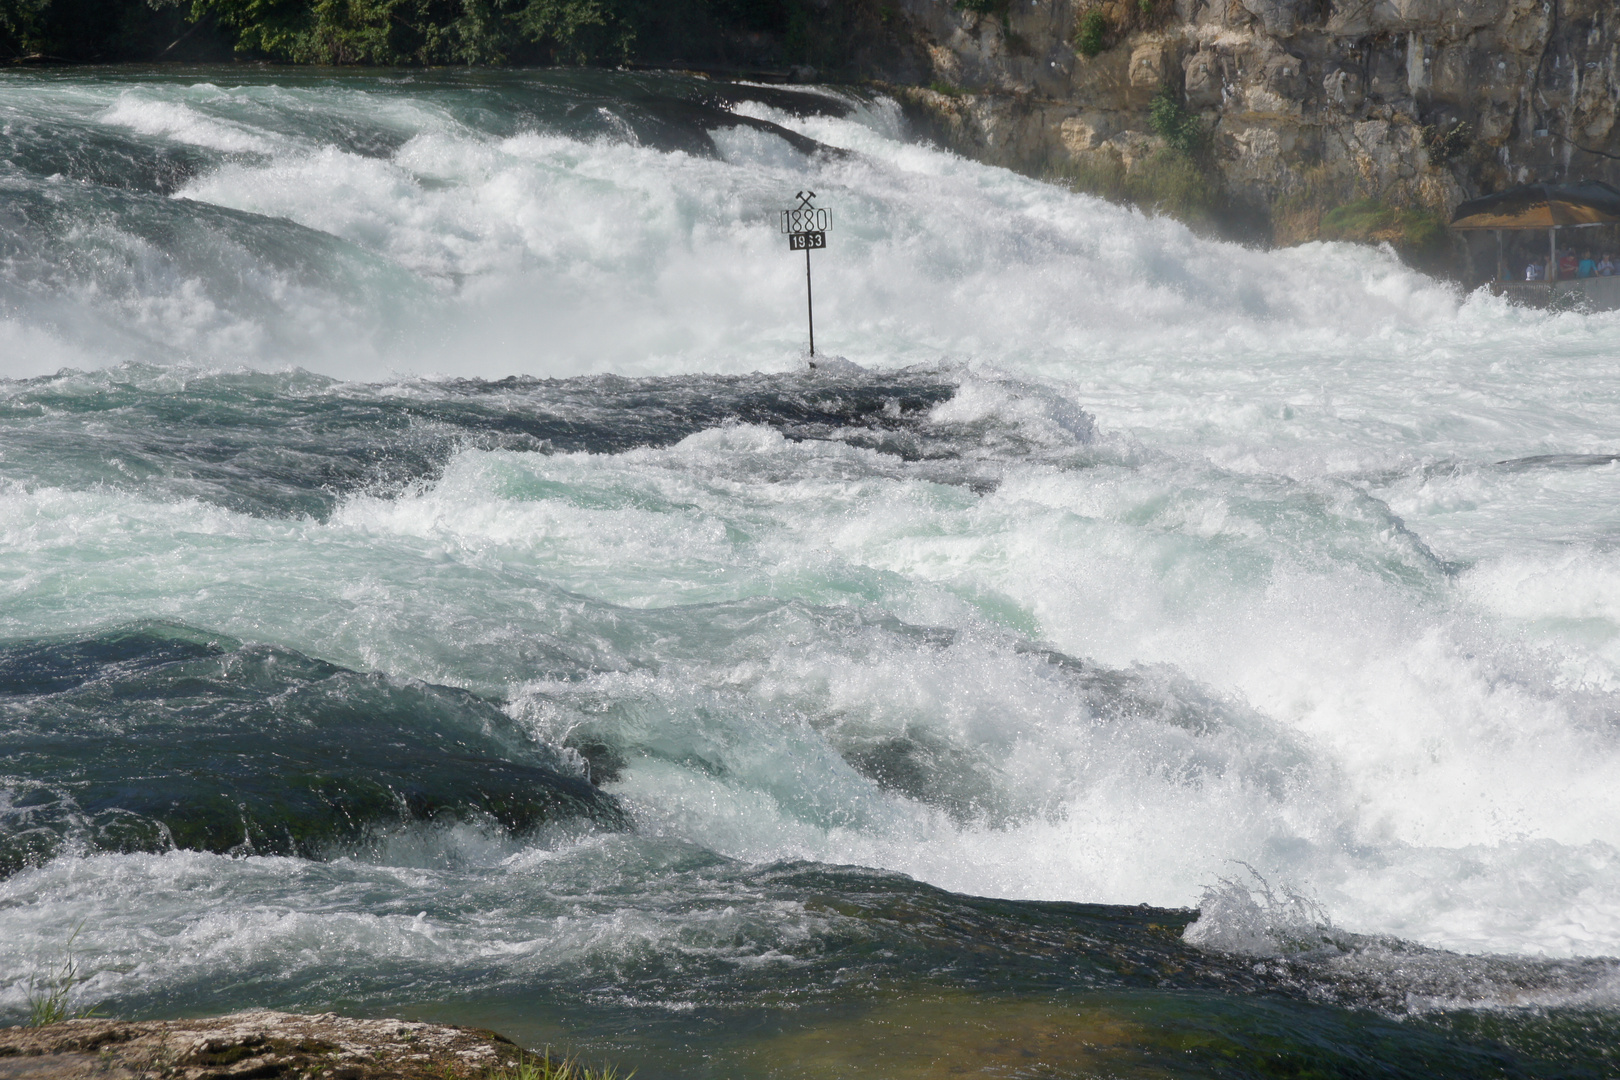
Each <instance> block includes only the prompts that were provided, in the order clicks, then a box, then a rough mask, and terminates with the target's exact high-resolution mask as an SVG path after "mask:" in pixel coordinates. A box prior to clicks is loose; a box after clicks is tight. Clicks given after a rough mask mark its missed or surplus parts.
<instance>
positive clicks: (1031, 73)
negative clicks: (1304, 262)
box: [890, 0, 1620, 240]
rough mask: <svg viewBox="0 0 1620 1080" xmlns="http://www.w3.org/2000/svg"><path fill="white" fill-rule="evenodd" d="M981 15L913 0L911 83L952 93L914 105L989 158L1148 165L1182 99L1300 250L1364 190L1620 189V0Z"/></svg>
mask: <svg viewBox="0 0 1620 1080" xmlns="http://www.w3.org/2000/svg"><path fill="white" fill-rule="evenodd" d="M970 6H983V7H988V8H989V9H990V10H988V11H986V12H983V13H978V12H973V11H968V10H963V9H961V8H958V7H957V6H956V5H955V4H954V3H953V2H952V0H898V2H897V3H896V4H895V5H894V6H893V7H892V8H891V9H890V10H891V11H892V18H891V20H890V22H891V27H892V28H893V31H894V32H895V33H897V34H899V35H901V36H903V37H906V38H908V39H909V42H910V43H911V44H912V45H913V46H914V49H913V50H907V52H908V53H910V54H911V55H912V56H915V57H920V58H921V66H924V67H926V68H927V69H928V70H927V71H926V72H924V73H923V77H922V78H920V79H919V78H916V75H917V72H915V71H904V72H898V71H897V72H896V73H895V74H896V76H897V77H898V78H899V79H902V80H904V81H911V82H917V83H927V84H930V85H931V86H932V87H933V88H934V89H931V90H923V89H918V90H912V91H905V92H903V93H904V96H905V97H906V98H907V100H908V102H909V103H910V104H911V105H912V106H913V107H914V108H915V109H916V110H917V111H918V112H919V113H920V115H922V117H923V118H924V119H925V121H926V122H928V123H930V124H932V125H933V127H934V130H935V133H936V134H937V135H938V136H939V137H941V138H942V140H943V141H945V142H946V143H948V144H950V145H951V146H953V147H954V148H955V149H958V150H959V151H961V152H963V153H965V154H968V155H970V156H973V157H976V158H979V159H981V160H986V161H990V162H993V163H997V164H1004V165H1008V166H1011V167H1014V168H1018V169H1022V170H1024V171H1028V172H1035V173H1043V172H1059V173H1062V172H1066V171H1067V172H1074V171H1076V170H1079V171H1080V172H1081V173H1090V174H1095V173H1096V170H1098V169H1113V170H1115V171H1116V172H1118V171H1119V170H1121V169H1123V170H1124V171H1126V172H1127V173H1128V172H1130V171H1131V170H1136V169H1139V168H1141V163H1142V162H1143V161H1145V160H1147V159H1148V158H1149V157H1150V156H1151V155H1152V154H1153V153H1154V151H1155V150H1156V149H1158V148H1161V147H1163V146H1164V142H1165V140H1164V139H1163V138H1161V137H1160V136H1159V135H1157V134H1155V132H1154V128H1153V125H1152V123H1151V121H1150V106H1151V104H1152V101H1153V98H1154V96H1155V94H1157V93H1159V92H1160V91H1161V88H1164V87H1169V88H1170V91H1171V92H1172V93H1173V94H1174V95H1176V96H1177V97H1178V98H1179V100H1180V102H1181V103H1182V105H1183V107H1184V109H1185V110H1187V111H1188V112H1190V113H1193V114H1196V115H1197V116H1199V117H1200V118H1201V119H1202V121H1203V130H1204V131H1205V132H1207V133H1208V136H1209V144H1208V147H1209V148H1208V153H1207V156H1206V159H1205V165H1204V167H1205V168H1206V169H1208V170H1212V171H1213V172H1214V174H1215V179H1216V180H1217V182H1218V183H1219V184H1220V185H1221V186H1222V187H1223V189H1224V196H1225V198H1226V199H1227V200H1228V202H1229V204H1230V205H1232V206H1235V207H1240V208H1242V209H1244V210H1245V211H1247V212H1248V213H1249V214H1250V215H1251V217H1252V219H1253V220H1255V221H1257V222H1258V223H1259V224H1260V227H1261V228H1262V229H1266V230H1269V231H1275V232H1276V233H1277V234H1278V235H1277V239H1279V240H1289V239H1301V238H1306V237H1307V236H1308V235H1309V233H1310V232H1311V227H1312V226H1311V218H1310V215H1311V213H1312V209H1311V208H1312V207H1313V206H1316V207H1317V208H1318V210H1319V209H1320V207H1321V206H1323V205H1328V204H1331V203H1333V202H1335V201H1338V202H1342V201H1343V200H1346V199H1353V198H1358V197H1359V198H1371V199H1376V200H1380V201H1382V202H1385V203H1387V204H1390V205H1393V206H1408V207H1425V208H1428V209H1429V210H1431V211H1433V212H1435V213H1436V214H1449V212H1450V210H1451V209H1452V208H1453V207H1455V205H1456V204H1457V203H1458V202H1460V201H1461V200H1463V199H1465V198H1470V197H1473V196H1475V195H1478V194H1481V193H1483V192H1487V191H1491V190H1496V189H1498V188H1500V187H1503V186H1507V185H1511V184H1515V183H1522V182H1527V181H1539V180H1553V181H1562V180H1565V179H1571V180H1574V179H1587V178H1591V179H1601V180H1605V181H1607V182H1609V183H1613V184H1617V186H1620V127H1617V125H1616V118H1617V110H1620V4H1617V3H1616V0H1010V2H1007V3H1005V4H996V3H979V4H974V5H970ZM1088 35H1089V40H1087V38H1088ZM1082 48H1084V50H1085V51H1091V52H1095V55H1090V56H1087V55H1084V54H1083V52H1082ZM911 66H912V67H916V66H919V65H918V64H917V63H916V62H914V63H913V64H912V65H911ZM906 76H911V78H906ZM1302 214H1303V217H1302V216H1301V215H1302Z"/></svg>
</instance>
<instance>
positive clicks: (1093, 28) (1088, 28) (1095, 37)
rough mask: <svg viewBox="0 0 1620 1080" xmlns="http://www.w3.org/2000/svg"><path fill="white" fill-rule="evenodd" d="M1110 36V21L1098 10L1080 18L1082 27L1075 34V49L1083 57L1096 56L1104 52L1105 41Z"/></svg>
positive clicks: (1092, 10)
mask: <svg viewBox="0 0 1620 1080" xmlns="http://www.w3.org/2000/svg"><path fill="white" fill-rule="evenodd" d="M1107 35H1108V19H1107V18H1106V17H1104V15H1103V13H1102V12H1101V11H1100V10H1098V9H1097V8H1092V9H1091V10H1090V11H1088V12H1086V13H1085V14H1084V15H1082V16H1080V27H1079V29H1078V30H1076V31H1075V34H1074V47H1075V49H1077V50H1078V51H1079V53H1080V55H1081V56H1096V55H1097V54H1098V53H1100V52H1102V51H1103V40H1104V38H1106V37H1107Z"/></svg>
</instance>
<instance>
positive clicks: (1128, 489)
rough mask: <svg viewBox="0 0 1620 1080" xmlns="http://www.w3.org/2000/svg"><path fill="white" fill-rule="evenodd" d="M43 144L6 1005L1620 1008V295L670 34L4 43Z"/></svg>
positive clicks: (1148, 1013) (8, 321) (841, 1044)
mask: <svg viewBox="0 0 1620 1080" xmlns="http://www.w3.org/2000/svg"><path fill="white" fill-rule="evenodd" d="M807 184H813V185H814V186H815V188H816V190H817V191H818V192H821V193H823V197H824V198H825V199H826V200H827V201H828V202H829V203H831V204H832V205H834V206H835V207H836V210H835V217H834V221H835V225H834V229H833V231H832V233H831V241H830V245H829V248H828V249H827V250H826V251H825V252H822V253H818V256H817V257H818V258H819V259H821V260H822V262H821V263H819V264H818V266H819V267H821V268H822V269H818V273H825V275H826V276H825V279H822V278H818V284H817V290H818V298H819V297H821V296H822V295H823V292H824V293H825V297H826V299H825V304H826V308H825V329H823V324H822V323H821V322H820V320H819V319H818V335H817V336H818V344H821V343H822V342H823V341H825V343H826V346H827V347H828V348H829V349H830V350H831V351H832V352H834V353H836V354H838V355H835V356H829V357H824V358H822V359H823V362H822V363H821V364H820V365H818V366H815V367H811V366H809V365H808V364H807V363H806V362H805V359H804V357H802V356H801V355H800V352H799V350H800V348H801V346H800V343H799V334H800V333H801V332H802V331H801V328H800V327H799V324H798V323H797V321H796V320H797V319H798V318H799V317H800V313H801V308H800V307H799V305H800V303H801V302H802V292H800V291H799V290H801V289H802V286H803V278H802V265H801V264H800V263H799V262H797V261H795V260H796V257H790V255H789V253H788V252H787V251H786V250H785V245H784V244H782V243H781V241H780V237H779V236H777V235H776V234H775V232H774V231H773V230H774V225H773V224H772V216H771V215H772V213H773V208H774V207H775V206H776V205H777V203H778V202H779V201H780V200H781V199H782V198H783V197H784V193H785V194H786V195H791V194H792V192H793V191H794V190H798V189H799V188H802V187H804V186H806V185H807ZM0 188H3V191H4V195H5V201H4V202H0V1022H18V1021H20V1020H22V1019H23V1018H24V1017H25V1016H26V1013H27V1009H28V1001H29V997H30V994H32V993H35V992H36V990H37V985H38V979H39V978H40V977H41V976H44V975H48V974H49V973H50V972H52V971H55V970H59V968H60V965H61V964H62V963H64V962H65V961H66V960H68V959H72V960H73V962H75V963H76V964H77V965H78V969H79V971H80V972H81V973H82V974H83V975H84V977H85V978H84V981H83V982H82V983H80V984H78V985H76V986H75V987H74V989H73V1002H74V1004H75V1005H76V1006H79V1007H89V1006H94V1007H96V1008H98V1009H100V1010H101V1011H102V1012H103V1013H105V1014H110V1015H115V1016H128V1017H131V1018H137V1017H164V1016H179V1015H194V1014H198V1013H212V1012H219V1011H224V1010H227V1009H233V1008H244V1007H250V1006H265V1007H275V1008H284V1009H293V1010H308V1011H320V1010H328V1009H332V1010H338V1011H343V1012H349V1013H354V1014H361V1015H372V1016H404V1017H410V1018H416V1019H425V1020H436V1021H450V1022H461V1023H469V1024H477V1025H481V1026H488V1027H493V1028H495V1029H497V1030H499V1031H502V1032H504V1033H505V1034H507V1035H509V1036H511V1037H513V1038H515V1039H517V1040H518V1041H520V1042H522V1043H524V1044H526V1045H529V1046H534V1047H541V1046H546V1045H550V1046H551V1047H553V1048H567V1049H569V1050H573V1051H578V1052H581V1053H582V1054H583V1055H584V1056H585V1057H587V1058H589V1059H593V1060H611V1061H613V1062H616V1063H618V1064H619V1065H621V1066H622V1067H624V1068H627V1069H628V1068H634V1069H635V1070H637V1075H639V1076H641V1077H644V1078H648V1077H651V1078H659V1077H671V1078H673V1077H713V1078H717V1080H718V1078H733V1077H734V1078H750V1077H759V1078H765V1077H782V1078H786V1077H812V1076H815V1077H821V1076H871V1077H919V1078H920V1077H936V1076H937V1077H945V1076H961V1075H987V1076H1006V1077H1041V1076H1053V1077H1081V1076H1084V1077H1093V1076H1095V1077H1206V1076H1207V1077H1217V1076H1218V1077H1306V1076H1323V1077H1361V1076H1413V1077H1418V1076H1422V1077H1480V1076H1498V1077H1587V1076H1590V1077H1599V1076H1607V1075H1612V1074H1613V1073H1614V1072H1615V1071H1616V1070H1617V1069H1620V1062H1616V1060H1615V1057H1616V1054H1617V1051H1620V1007H1617V1001H1620V961H1617V960H1616V959H1615V957H1616V956H1617V955H1620V852H1617V851H1616V849H1615V847H1614V846H1613V837H1614V835H1615V834H1614V828H1615V826H1616V825H1617V824H1620V798H1617V796H1616V792H1615V788H1614V785H1613V782H1612V778H1613V776H1614V775H1615V768H1616V767H1617V766H1620V738H1617V736H1616V730H1617V728H1616V718H1617V717H1620V707H1617V694H1620V689H1617V688H1620V562H1617V555H1616V553H1617V552H1620V543H1617V542H1616V539H1617V537H1620V494H1617V493H1620V488H1617V487H1616V485H1615V483H1614V478H1615V476H1616V471H1617V469H1620V464H1617V462H1620V429H1617V425H1616V417H1617V416H1620V410H1617V409H1616V405H1620V374H1617V372H1620V367H1616V365H1614V364H1613V353H1614V346H1613V342H1614V341H1615V340H1616V338H1615V331H1616V329H1617V328H1620V322H1616V321H1615V318H1614V317H1613V316H1609V315H1603V314H1580V313H1546V312H1533V311H1524V310H1520V309H1514V308H1510V307H1508V306H1506V305H1503V304H1501V303H1499V302H1498V301H1496V300H1495V299H1493V298H1491V297H1489V296H1488V295H1483V294H1481V295H1478V296H1473V297H1464V296H1460V295H1457V294H1455V293H1454V292H1452V291H1451V290H1450V289H1449V288H1448V287H1446V286H1442V285H1439V284H1437V283H1435V282H1432V281H1429V280H1428V279H1426V278H1423V277H1422V276H1421V275H1417V274H1415V273H1413V272H1411V271H1410V270H1408V269H1406V268H1404V267H1402V266H1401V265H1400V264H1399V263H1398V262H1396V261H1395V260H1394V259H1393V257H1392V256H1389V255H1387V254H1383V253H1378V252H1375V251H1370V250H1367V249H1358V248H1350V247H1342V246H1335V245H1317V246H1313V247H1311V248H1309V249H1299V250H1294V251H1285V252H1259V251H1251V250H1247V249H1242V248H1237V247H1233V246H1230V245H1223V244H1217V243H1213V242H1210V241H1206V240H1202V239H1199V238H1198V237H1195V236H1193V235H1191V234H1190V233H1187V232H1186V231H1185V230H1183V229H1181V228H1180V227H1179V226H1177V225H1175V224H1174V223H1171V222H1167V221H1163V220H1158V219H1152V218H1145V217H1142V216H1141V215H1138V214H1134V213H1131V212H1127V211H1123V210H1120V209H1119V208H1116V207H1110V206H1107V205H1105V204H1102V203H1099V202H1097V201H1095V200H1092V199H1089V198H1085V197H1082V196H1076V195H1074V194H1072V193H1070V192H1068V191H1065V190H1062V189H1059V188H1055V187H1051V186H1048V185H1043V184H1039V183H1036V182H1034V181H1031V180H1028V179H1025V178H1021V177H1017V176H1013V175H1011V174H1008V173H1005V172H1003V171H1001V170H994V169H987V168H983V167H980V166H976V165H973V164H972V163H968V162H964V161H961V160H960V159H957V158H954V157H951V156H950V155H947V154H943V153H940V152H939V151H937V150H934V149H932V148H930V147H927V146H924V145H920V144H918V143H916V142H914V141H911V139H910V138H909V136H908V134H907V132H906V130H905V126H904V124H903V122H902V120H901V117H900V114H899V111H898V109H896V108H895V107H894V106H893V104H892V103H891V102H887V101H886V100H885V99H883V98H882V97H881V95H876V94H871V93H865V92H861V93H855V92H850V91H845V90H835V89H828V88H818V87H810V88H781V87H747V86H733V85H724V86H722V85H720V84H716V83H712V82H708V81H705V80H699V79H694V78H686V77H682V76H674V75H640V74H635V75H632V74H624V73H607V72H543V73H533V72H507V73H498V74H489V75H481V74H473V73H465V72H434V73H381V74H369V75H352V74H331V73H322V72H313V73H311V72H284V71H276V70H273V69H266V70H260V71H250V72H244V71H239V70H236V69H207V70H195V71H190V70H186V69H176V70H171V71H162V72H155V71H136V70H118V69H108V70H101V71H92V72H72V73H54V72H41V73H23V74H19V73H0ZM823 280H825V286H823V284H822V282H823ZM76 928H77V934H76V935H75V930H76Z"/></svg>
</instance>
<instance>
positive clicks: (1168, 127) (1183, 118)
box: [1148, 86, 1209, 157]
mask: <svg viewBox="0 0 1620 1080" xmlns="http://www.w3.org/2000/svg"><path fill="white" fill-rule="evenodd" d="M1148 122H1149V123H1150V124H1151V125H1152V126H1153V131H1154V133H1155V134H1157V135H1159V136H1160V137H1162V138H1163V139H1164V141H1165V142H1167V143H1169V144H1170V146H1171V148H1172V149H1174V150H1177V151H1179V152H1180V153H1182V154H1185V155H1186V156H1187V157H1198V156H1199V155H1201V154H1202V153H1203V152H1204V151H1205V150H1206V149H1208V148H1209V129H1208V128H1207V127H1205V126H1204V122H1203V121H1202V120H1200V119H1199V118H1198V117H1196V116H1194V115H1193V114H1192V113H1190V112H1188V111H1187V109H1186V106H1184V105H1182V104H1181V99H1180V98H1178V97H1177V96H1176V94H1175V91H1173V90H1171V89H1170V87H1168V86H1164V87H1160V89H1159V92H1158V93H1157V94H1155V95H1153V104H1152V105H1151V106H1150V107H1149V110H1148Z"/></svg>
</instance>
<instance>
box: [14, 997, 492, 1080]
mask: <svg viewBox="0 0 1620 1080" xmlns="http://www.w3.org/2000/svg"><path fill="white" fill-rule="evenodd" d="M520 1053H521V1050H520V1049H519V1048H518V1046H517V1045H516V1044H515V1043H513V1042H512V1041H511V1040H509V1039H506V1038H503V1037H502V1036H500V1035H497V1034H496V1033H495V1032H493V1031H485V1030H482V1029H479V1028H464V1027H449V1026H446V1025H442V1024H421V1023H414V1022H411V1021H406V1020H356V1019H353V1018H351V1017H346V1016H338V1015H336V1014H334V1013H323V1014H321V1015H319V1016H296V1015H293V1014H291V1013H281V1012H272V1011H270V1010H267V1009H257V1010H252V1011H249V1012H239V1013H232V1014H231V1015H229V1016H219V1017H213V1018H211V1019H205V1020H146V1021H138V1022H130V1021H125V1020H66V1021H63V1022H62V1023H59V1024H50V1025H48V1026H46V1027H38V1028H7V1029H0V1080H80V1078H84V1080H88V1078H90V1077H96V1078H97V1080H145V1078H152V1080H157V1078H159V1077H165V1078H174V1080H213V1078H216V1077H217V1078H221V1080H223V1078H226V1077H229V1078H231V1080H261V1078H269V1077H281V1076H286V1077H293V1076H307V1077H312V1078H322V1080H382V1078H383V1077H388V1078H391V1080H392V1078H404V1080H417V1078H421V1080H428V1078H432V1080H445V1078H446V1077H450V1076H469V1075H480V1074H483V1073H485V1072H488V1071H489V1070H491V1069H496V1068H501V1067H504V1066H509V1065H511V1064H512V1063H513V1062H514V1061H515V1060H516V1059H517V1057H518V1055H519V1054H520Z"/></svg>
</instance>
